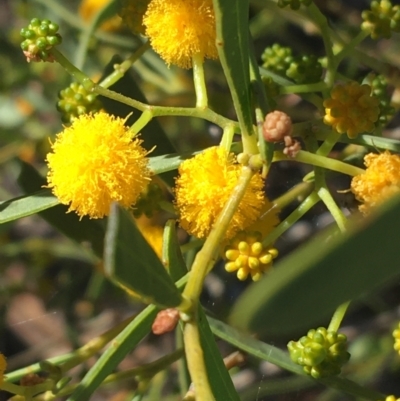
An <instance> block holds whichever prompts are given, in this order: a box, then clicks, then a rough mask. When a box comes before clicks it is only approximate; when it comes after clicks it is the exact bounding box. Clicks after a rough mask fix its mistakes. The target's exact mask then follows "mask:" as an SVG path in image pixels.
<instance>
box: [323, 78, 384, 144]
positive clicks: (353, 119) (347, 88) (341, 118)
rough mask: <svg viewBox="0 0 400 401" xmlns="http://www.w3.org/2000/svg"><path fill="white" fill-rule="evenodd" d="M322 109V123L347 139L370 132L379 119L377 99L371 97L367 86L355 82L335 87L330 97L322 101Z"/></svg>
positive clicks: (369, 88)
mask: <svg viewBox="0 0 400 401" xmlns="http://www.w3.org/2000/svg"><path fill="white" fill-rule="evenodd" d="M324 107H325V116H324V123H325V124H327V125H331V126H332V127H333V128H334V129H335V130H336V131H337V132H339V134H344V133H346V134H347V135H348V137H349V138H355V137H356V136H357V135H358V134H360V133H362V132H371V131H372V130H373V129H374V127H375V125H374V123H375V122H376V121H377V120H378V117H379V99H378V98H377V97H376V96H374V95H371V87H370V86H369V85H366V84H364V85H360V84H358V83H357V82H349V83H347V84H345V85H336V86H335V87H334V88H333V89H332V91H331V97H330V98H328V99H326V100H325V101H324Z"/></svg>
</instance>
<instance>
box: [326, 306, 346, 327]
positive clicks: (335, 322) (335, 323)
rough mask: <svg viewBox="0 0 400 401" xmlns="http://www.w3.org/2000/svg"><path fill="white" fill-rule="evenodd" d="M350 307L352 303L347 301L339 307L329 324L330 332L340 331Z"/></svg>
mask: <svg viewBox="0 0 400 401" xmlns="http://www.w3.org/2000/svg"><path fill="white" fill-rule="evenodd" d="M349 305H350V301H347V302H344V303H343V304H341V305H339V306H338V307H337V309H336V310H335V312H334V314H333V316H332V319H331V321H330V323H329V326H328V331H335V332H337V331H338V330H339V327H340V325H341V323H342V320H343V318H344V315H345V314H346V311H347V309H348V307H349Z"/></svg>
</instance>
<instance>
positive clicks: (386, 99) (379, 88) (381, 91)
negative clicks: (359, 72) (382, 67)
mask: <svg viewBox="0 0 400 401" xmlns="http://www.w3.org/2000/svg"><path fill="white" fill-rule="evenodd" d="M363 83H366V84H368V85H370V86H371V94H372V95H375V96H376V97H377V98H378V99H379V116H378V121H377V122H376V125H377V126H381V127H384V126H385V125H387V124H388V123H389V121H390V120H391V119H392V118H393V116H394V113H395V109H394V107H392V106H391V100H390V95H389V91H388V82H387V80H386V78H385V77H384V76H383V75H375V74H373V73H371V74H368V75H367V76H366V77H365V78H364V80H363Z"/></svg>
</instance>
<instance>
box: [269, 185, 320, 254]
mask: <svg viewBox="0 0 400 401" xmlns="http://www.w3.org/2000/svg"><path fill="white" fill-rule="evenodd" d="M319 201H320V198H319V196H318V194H317V193H316V192H313V193H311V194H310V195H309V196H307V198H306V199H305V200H304V201H303V202H302V203H301V204H300V205H299V206H298V207H297V208H296V210H295V211H293V212H292V213H291V214H290V215H289V216H288V217H286V219H285V220H283V221H282V222H281V223H280V224H279V225H278V226H277V227H275V228H274V229H273V231H272V232H271V233H270V234H269V235H267V236H266V237H265V238H264V239H263V242H262V243H263V246H264V247H267V246H270V245H271V244H273V243H274V242H275V241H276V240H277V239H278V238H279V237H280V236H281V235H282V234H283V233H284V232H285V231H286V230H288V229H289V228H290V227H292V226H293V224H294V223H296V221H297V220H299V219H300V218H301V217H302V216H303V215H305V214H306V213H307V212H308V211H309V210H310V209H311V208H312V207H313V206H314V205H315V204H317V203H318V202H319Z"/></svg>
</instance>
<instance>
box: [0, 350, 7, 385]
mask: <svg viewBox="0 0 400 401" xmlns="http://www.w3.org/2000/svg"><path fill="white" fill-rule="evenodd" d="M6 368H7V362H6V358H5V356H4V355H3V354H0V385H1V384H3V382H4V372H5V371H6Z"/></svg>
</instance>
